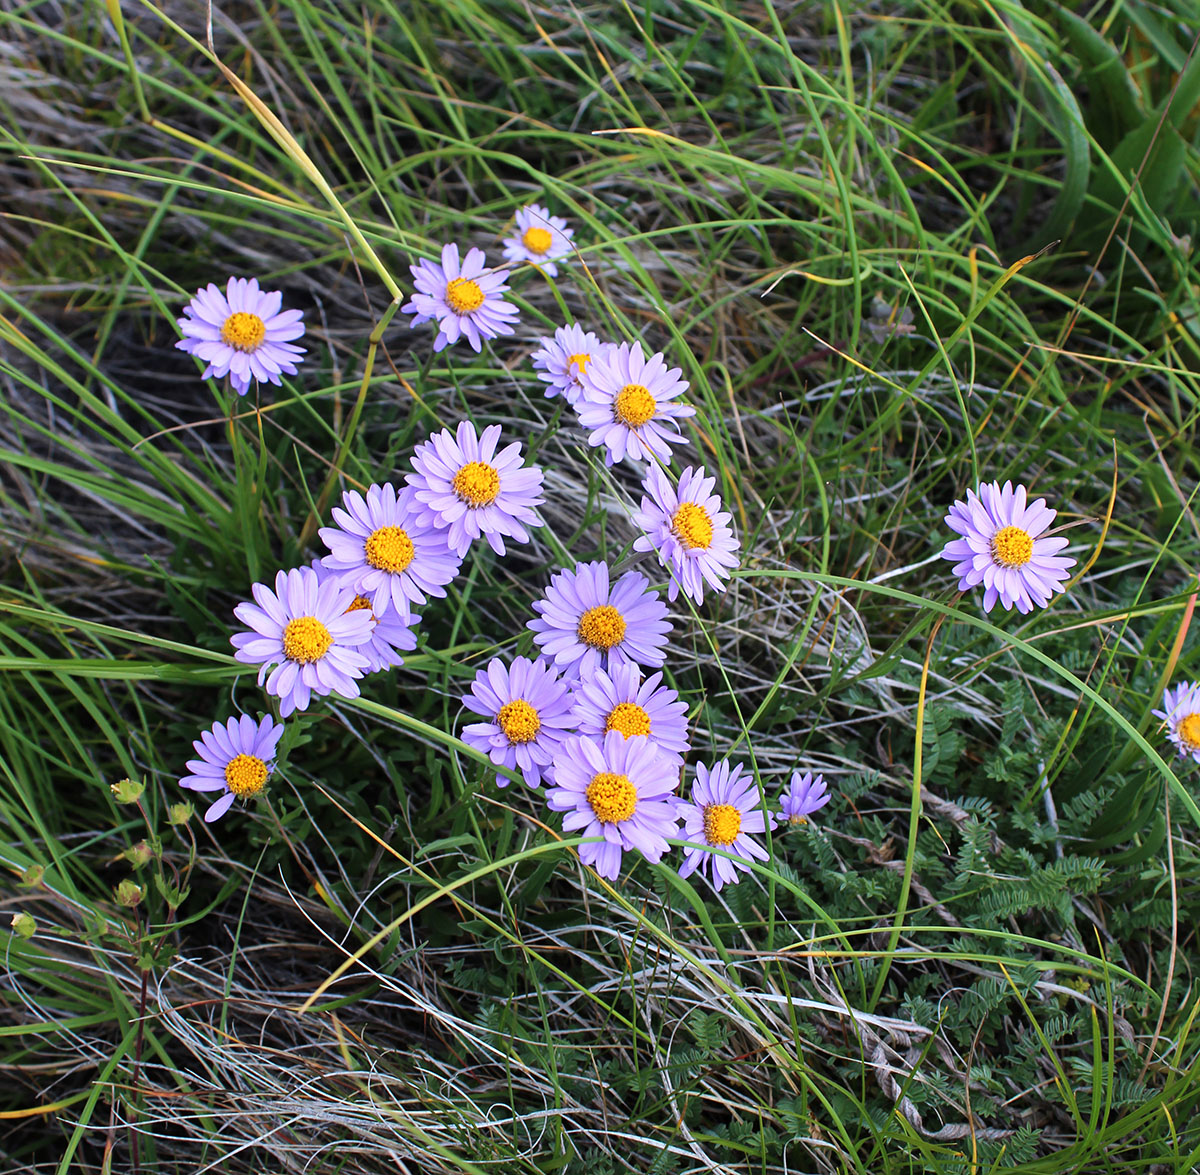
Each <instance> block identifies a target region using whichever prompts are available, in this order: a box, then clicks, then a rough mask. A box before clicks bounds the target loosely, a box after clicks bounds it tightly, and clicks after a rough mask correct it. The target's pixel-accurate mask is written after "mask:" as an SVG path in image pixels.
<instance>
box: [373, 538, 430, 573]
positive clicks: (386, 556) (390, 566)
mask: <svg viewBox="0 0 1200 1175" xmlns="http://www.w3.org/2000/svg"><path fill="white" fill-rule="evenodd" d="M364 546H365V550H366V554H367V562H368V563H369V564H370V565H371V566H372V567H374V568H376V570H378V571H390V572H391V573H392V574H393V575H396V574H399V573H400V572H401V571H405V570H407V569H408V565H409V564H410V563H411V562H412V561H413V556H414V555H416V553H417V552H416V549H415V548H414V547H413V541H412V539H410V538H409V537H408V531H406V530H405V529H404V527H402V526H381V527H379V528H378V529H377V530H373V531H371V533H370V534H369V535H367V541H366V543H365V544H364Z"/></svg>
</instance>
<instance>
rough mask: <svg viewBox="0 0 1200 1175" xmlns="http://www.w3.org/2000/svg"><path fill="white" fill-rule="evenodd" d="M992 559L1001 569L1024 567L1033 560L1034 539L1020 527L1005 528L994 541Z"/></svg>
mask: <svg viewBox="0 0 1200 1175" xmlns="http://www.w3.org/2000/svg"><path fill="white" fill-rule="evenodd" d="M992 558H993V559H995V560H996V562H997V563H999V564H1000V566H1001V567H1024V566H1025V564H1026V563H1028V562H1029V560H1030V559H1032V558H1033V538H1032V537H1031V536H1030V534H1029V532H1028V531H1027V530H1022V529H1021V528H1020V527H1019V526H1005V527H1002V528H1001V529H1000V530H998V531H996V534H995V537H993V539H992Z"/></svg>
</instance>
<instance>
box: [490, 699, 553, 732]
mask: <svg viewBox="0 0 1200 1175" xmlns="http://www.w3.org/2000/svg"><path fill="white" fill-rule="evenodd" d="M496 725H497V726H499V727H500V729H501V730H502V731H504V737H505V738H506V739H508V741H509V742H510V743H531V742H533V740H534V739H535V738H537V736H538V731H539V730H541V729H542V720H541V719H540V718H539V717H538V712H537V711H536V710H535V709H534V708H533V707H532V706H531V705H530V704H529V703H528V702H527V701H526V700H525V699H524V698H513V700H512V701H511V702H506V703H505V704H504V705H503V706H501V707H500V710H499V712H498V713H497V714H496Z"/></svg>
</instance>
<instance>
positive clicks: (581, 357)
mask: <svg viewBox="0 0 1200 1175" xmlns="http://www.w3.org/2000/svg"><path fill="white" fill-rule="evenodd" d="M591 361H592V357H591V356H590V355H585V354H584V353H583V352H582V351H581V352H580V353H579V354H578V355H568V356H567V370H568V371H570V370H571V364H572V363H578V364H579V374H580V375H582V374H583V373H584V372H585V371H587V365H588V364H589V363H590V362H591Z"/></svg>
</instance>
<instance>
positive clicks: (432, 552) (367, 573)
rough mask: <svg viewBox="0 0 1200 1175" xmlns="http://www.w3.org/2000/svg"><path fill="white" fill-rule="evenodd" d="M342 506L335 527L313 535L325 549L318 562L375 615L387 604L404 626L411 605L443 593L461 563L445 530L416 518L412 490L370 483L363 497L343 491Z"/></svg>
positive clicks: (335, 514)
mask: <svg viewBox="0 0 1200 1175" xmlns="http://www.w3.org/2000/svg"><path fill="white" fill-rule="evenodd" d="M342 505H343V506H344V507H345V509H339V508H338V507H336V506H335V507H334V508H333V511H332V513H333V520H334V522H336V523H337V525H336V526H323V527H321V529H320V530H319V531H318V532H317V533H318V534H320V536H321V540H322V542H324V544H325V545H326V546H327V547H328V548H329V551H330V553H329V554H328V555H326V556H325V557H324V558H323V559H322V560H321V564H322V566H324V567H325V568H326V570H328V571H332V572H334V573H335V574H336V576H337V580H338V582H339V583H340V584H342V585H343V586H345V587H352V588H353V589H354V590H355V592H357V593H358V594H360V595H364V596H367V597H369V599H370V602H371V610H372V611H373V612H374V613H375V615H376V617H379V616H382V614H383V613H384V612H386V611H387V609H388V607H389V606H390V607H391V608H392V610H393V611H394V612H395V613H396V616H397V617H398V618H399V619H400V620H401V621H402V622H404V623H407V622H408V617H409V614H410V613H411V611H412V605H413V604H424V603H425V601H426V597H427V596H444V595H445V594H446V588H445V585H446V584H448V583H449V582H450V581H451V580H452V579H453V578H454V577H455V576H456V575H457V574H458V569H459V567H460V566H461V564H462V560H461V558H460V557H459V556H458V555H456V554H454V552H453V551H451V550H450V547H449V544H448V542H447V539H446V532H445V531H444V530H439V529H437V528H436V527H434V526H433V525H432V524H431V523H430V522H421V521H419V520H418V516H419V515H420V514H421V513H422V512H423V511H422V508H421V507H420V506H419V505H418V503H417V502H416V499H415V498H414V497H413V491H412V490H411V489H401V490H400V492H399V493H397V492H396V489H395V487H394V486H392V485H390V484H385V485H373V486H370V487H369V488H368V489H367V493H366V497H365V498H364V497H363V495H362V494H360V493H359V492H358V491H357V490H346V492H345V493H343V494H342Z"/></svg>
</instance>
